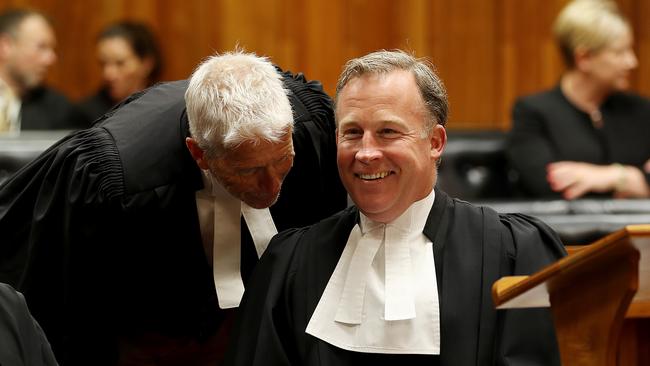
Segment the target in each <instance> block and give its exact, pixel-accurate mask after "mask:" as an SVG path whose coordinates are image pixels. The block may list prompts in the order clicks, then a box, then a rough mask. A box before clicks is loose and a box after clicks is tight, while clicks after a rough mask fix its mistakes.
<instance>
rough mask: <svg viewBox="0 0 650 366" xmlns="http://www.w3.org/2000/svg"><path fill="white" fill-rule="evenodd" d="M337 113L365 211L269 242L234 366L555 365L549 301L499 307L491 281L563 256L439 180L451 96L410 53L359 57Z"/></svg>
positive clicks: (344, 157) (535, 232)
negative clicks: (450, 192)
mask: <svg viewBox="0 0 650 366" xmlns="http://www.w3.org/2000/svg"><path fill="white" fill-rule="evenodd" d="M335 114H336V121H337V155H338V168H339V174H340V176H341V180H342V181H343V184H344V186H345V187H346V189H347V191H348V193H349V195H350V197H351V198H352V200H353V201H354V203H355V204H356V206H354V207H349V208H347V209H345V210H343V211H342V212H340V213H338V214H336V215H334V216H332V217H330V218H328V219H326V220H323V221H321V222H319V223H318V224H315V225H312V226H310V227H306V228H301V229H292V230H288V231H285V232H283V233H280V234H278V235H277V236H276V237H275V238H274V239H273V240H272V242H271V244H270V246H269V248H268V250H267V252H266V254H265V256H264V258H262V260H261V261H260V263H259V265H258V267H257V268H256V271H255V273H254V275H253V276H252V279H251V281H250V282H249V286H248V287H247V289H246V293H245V295H244V299H243V300H242V305H241V309H240V310H241V313H240V318H239V320H238V323H237V325H236V328H235V334H234V337H233V338H232V341H233V343H232V347H231V348H230V352H229V353H228V354H227V358H226V365H370V364H390V363H394V364H406V365H420V364H422V365H424V364H426V365H445V366H449V365H511V364H512V365H516V364H522V363H526V364H528V365H559V354H558V349H557V344H556V340H555V334H554V330H553V323H552V321H551V318H550V314H549V312H548V311H547V309H535V310H517V311H505V312H497V311H496V310H495V309H494V306H493V305H492V300H491V286H492V284H493V283H494V281H496V280H497V279H499V278H500V277H502V276H508V275H523V274H530V273H532V272H534V271H536V270H538V269H540V268H541V267H543V266H544V265H547V264H550V263H552V262H554V261H555V260H557V259H559V258H560V257H562V256H563V255H564V254H565V251H564V249H563V247H562V244H561V243H560V242H559V240H558V239H557V236H556V235H555V234H554V233H553V232H552V231H551V230H550V229H549V228H548V227H547V226H546V225H544V224H543V223H541V222H540V221H538V220H535V219H533V218H531V217H526V216H523V215H499V214H497V213H496V212H494V211H493V210H491V209H489V208H485V207H476V206H473V205H471V204H469V203H467V202H463V201H459V200H455V199H452V198H450V197H448V196H447V195H446V194H445V193H444V192H442V191H440V190H438V189H437V188H435V185H436V179H437V171H436V169H437V166H438V164H439V163H440V158H441V156H442V154H443V151H444V148H445V143H446V139H447V137H446V132H445V128H444V125H445V122H446V120H447V97H446V92H445V89H444V86H443V84H442V82H441V81H440V79H439V78H438V77H437V75H436V74H435V73H434V72H433V70H432V67H431V66H430V65H429V64H428V63H427V62H426V61H423V60H419V59H416V58H414V57H412V56H411V55H408V54H406V53H404V52H402V51H378V52H374V53H371V54H369V55H366V56H363V57H360V58H357V59H353V60H351V61H349V62H348V63H347V64H346V67H345V69H344V71H343V73H342V75H341V77H340V79H339V83H338V86H337V99H336V111H335Z"/></svg>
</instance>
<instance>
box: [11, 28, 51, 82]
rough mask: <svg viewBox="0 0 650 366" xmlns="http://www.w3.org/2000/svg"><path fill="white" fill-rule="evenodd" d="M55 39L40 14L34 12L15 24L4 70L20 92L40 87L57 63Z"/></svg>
mask: <svg viewBox="0 0 650 366" xmlns="http://www.w3.org/2000/svg"><path fill="white" fill-rule="evenodd" d="M55 46H56V38H55V37H54V32H53V31H52V28H51V27H50V25H49V24H48V23H47V21H46V20H45V19H43V18H42V17H41V16H38V15H33V16H30V17H28V18H26V19H25V20H23V22H22V23H21V24H20V25H19V26H18V29H17V36H16V38H15V39H14V40H13V42H12V45H11V47H10V48H11V50H10V52H9V53H8V58H7V70H8V72H9V75H10V76H11V78H12V80H13V82H14V83H15V84H16V86H17V87H18V88H20V89H21V90H22V91H26V90H29V89H32V88H34V87H37V86H39V85H40V84H41V83H42V82H43V79H44V78H45V75H46V74H47V70H48V69H49V68H50V66H52V65H53V64H54V62H56V53H55V52H54V47H55Z"/></svg>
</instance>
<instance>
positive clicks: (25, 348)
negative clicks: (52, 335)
mask: <svg viewBox="0 0 650 366" xmlns="http://www.w3.org/2000/svg"><path fill="white" fill-rule="evenodd" d="M0 340H2V342H0V365H8V366H56V365H58V363H57V362H56V359H55V358H54V353H52V348H51V347H50V343H49V342H48V341H47V337H45V334H44V333H43V330H42V329H41V327H40V326H39V325H38V322H37V321H36V320H34V318H33V317H32V315H31V313H30V312H29V309H28V308H27V303H25V298H24V297H23V295H22V294H21V293H20V292H18V291H16V290H14V288H13V287H11V286H9V285H7V284H5V283H0Z"/></svg>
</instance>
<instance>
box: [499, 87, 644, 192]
mask: <svg viewBox="0 0 650 366" xmlns="http://www.w3.org/2000/svg"><path fill="white" fill-rule="evenodd" d="M601 114H602V118H603V126H602V128H595V127H594V126H593V124H592V122H591V118H590V117H589V115H588V114H587V113H585V112H582V111H581V110H579V109H578V108H576V107H575V106H574V105H573V104H571V102H569V100H568V99H567V98H566V97H565V96H564V94H562V91H561V90H560V87H559V86H557V87H556V88H554V89H552V90H549V91H545V92H542V93H538V94H534V95H530V96H527V97H524V98H521V99H519V100H517V102H516V103H515V105H514V107H513V112H512V123H513V124H512V130H511V131H510V135H509V139H508V157H509V158H510V162H511V163H512V165H513V167H514V168H515V169H516V170H517V171H518V172H519V175H520V178H521V181H522V183H523V188H524V189H525V191H526V192H527V193H528V194H529V195H531V196H533V197H551V198H552V197H557V198H559V197H560V193H558V192H553V191H552V190H551V188H550V186H549V184H548V181H547V180H546V166H547V165H548V164H549V163H551V162H555V161H563V160H568V161H581V162H587V163H591V164H599V165H605V164H612V163H620V164H626V165H633V166H636V167H638V168H641V167H642V166H643V164H644V163H645V162H646V160H648V159H650V144H649V143H648V141H650V122H649V121H650V100H648V99H646V98H642V97H640V96H638V95H634V94H627V93H615V94H612V95H611V96H609V97H608V98H607V99H606V100H605V102H603V104H602V105H601ZM646 179H647V180H648V182H650V174H646Z"/></svg>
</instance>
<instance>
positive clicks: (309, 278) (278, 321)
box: [225, 190, 565, 366]
mask: <svg viewBox="0 0 650 366" xmlns="http://www.w3.org/2000/svg"><path fill="white" fill-rule="evenodd" d="M358 219H359V213H358V210H357V209H356V207H349V208H347V209H346V210H344V211H342V212H340V213H338V214H337V215H335V216H333V217H330V218H328V219H326V220H323V221H321V222H319V223H318V224H315V225H313V226H310V227H307V228H301V229H291V230H288V231H285V232H283V233H280V234H278V235H277V236H276V237H275V238H274V239H273V240H272V241H271V244H270V245H269V248H268V249H267V251H266V252H265V254H264V255H263V256H262V259H261V260H260V262H259V264H258V266H257V268H256V269H255V271H254V273H253V276H252V277H251V279H250V281H249V284H248V287H247V288H246V293H245V294H244V298H243V300H242V304H241V306H240V313H239V315H240V317H239V318H238V319H237V323H236V324H235V329H234V332H233V337H232V338H231V340H232V343H231V348H230V349H229V351H228V353H227V355H226V363H225V365H227V366H232V365H310V366H316V365H327V366H329V365H342V366H345V365H376V364H379V365H381V364H388V363H389V362H390V363H393V364H400V365H425V364H427V365H436V364H440V365H443V366H450V365H454V366H458V365H523V364H526V365H544V366H548V365H559V363H560V359H559V351H558V347H557V342H556V339H555V331H554V327H553V322H552V320H551V314H550V311H549V309H525V310H507V311H496V310H495V307H494V304H493V302H492V297H491V289H492V284H493V283H494V282H495V281H496V280H498V279H499V278H501V277H503V276H511V275H524V274H531V273H533V272H535V271H537V270H539V269H540V268H542V267H543V266H545V265H548V264H550V263H552V262H554V261H556V260H557V259H559V258H560V257H562V256H563V255H565V251H564V249H563V246H562V244H561V243H560V241H559V239H558V238H557V236H556V235H555V233H554V232H552V231H551V230H550V229H549V228H548V227H547V226H546V225H544V224H543V223H542V222H540V221H538V220H536V219H534V218H531V217H527V216H524V215H520V214H514V215H498V214H497V213H496V212H494V211H493V210H491V209H489V208H482V207H476V206H472V205H470V204H469V203H466V202H463V201H459V200H453V199H451V198H449V197H448V196H447V195H446V194H445V193H443V192H442V191H439V190H436V197H435V201H434V204H433V207H432V209H431V212H430V214H429V216H428V219H427V223H426V225H425V228H424V235H426V236H427V238H429V239H430V240H431V241H432V242H433V256H434V260H435V268H436V277H437V283H438V295H439V300H440V332H441V337H442V338H441V340H440V349H441V353H440V356H430V355H429V356H425V355H389V356H386V355H378V354H368V353H359V352H352V351H347V350H343V349H340V348H337V347H335V346H332V345H330V344H329V343H326V342H324V341H322V340H320V339H318V338H316V337H313V336H311V335H310V334H307V333H305V329H306V328H307V324H308V323H309V320H310V318H311V316H312V314H313V312H314V310H315V308H316V305H317V304H318V302H319V300H320V297H321V295H322V293H323V291H324V289H325V287H326V286H327V283H328V281H329V279H330V276H331V275H332V273H333V271H334V269H335V267H336V265H337V263H338V261H339V258H340V256H341V253H342V252H343V249H344V247H345V245H346V243H347V240H348V236H349V234H350V231H351V230H352V228H353V226H354V225H355V224H356V223H357V222H358Z"/></svg>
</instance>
